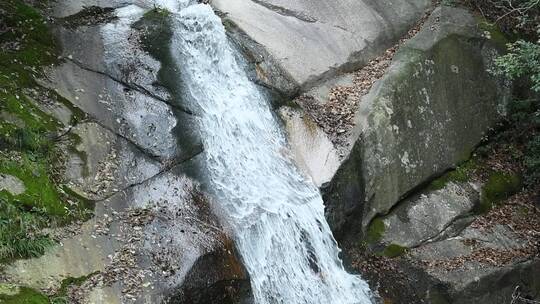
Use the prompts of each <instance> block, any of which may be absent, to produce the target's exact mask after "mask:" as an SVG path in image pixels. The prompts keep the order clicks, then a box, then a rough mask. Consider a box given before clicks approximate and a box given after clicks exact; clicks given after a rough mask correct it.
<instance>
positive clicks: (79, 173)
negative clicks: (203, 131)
mask: <svg viewBox="0 0 540 304" xmlns="http://www.w3.org/2000/svg"><path fill="white" fill-rule="evenodd" d="M134 2H137V1H134ZM146 5H147V4H146ZM147 11H148V8H145V5H141V6H136V5H133V4H132V3H126V2H124V1H122V2H114V1H56V2H55V3H54V4H53V7H52V8H51V9H50V10H49V12H51V14H52V15H53V16H55V17H62V18H61V19H56V22H54V24H55V28H54V30H55V33H56V36H57V37H58V38H59V40H60V42H61V44H62V51H63V54H62V56H60V57H59V58H58V60H59V62H58V63H57V64H55V65H52V66H48V67H47V68H46V71H45V75H46V77H44V78H43V79H41V80H40V85H42V86H43V90H42V89H41V88H40V87H36V88H35V89H29V90H27V91H25V92H24V93H25V95H26V96H27V97H28V98H29V99H30V100H32V102H34V103H35V104H36V106H37V107H39V108H40V109H41V110H42V111H43V112H45V113H47V114H49V115H51V116H52V117H54V118H55V119H57V120H58V121H59V122H60V124H61V127H60V132H59V134H54V136H56V137H57V138H56V139H55V144H56V145H57V147H56V148H58V149H60V150H61V151H62V157H61V158H60V159H59V161H60V162H61V163H62V170H61V171H59V172H62V174H63V176H62V177H61V178H62V181H63V182H65V189H67V190H66V191H70V193H71V192H73V195H76V196H77V197H80V198H81V199H82V200H84V201H85V202H87V203H88V204H92V205H94V206H95V208H94V212H93V216H92V217H91V218H90V219H89V220H87V221H83V220H79V221H75V222H73V223H71V224H70V225H68V226H64V227H59V228H54V229H48V230H47V231H46V232H44V233H47V235H49V236H50V237H51V238H53V239H54V240H55V241H57V242H58V245H56V246H54V247H53V248H51V249H50V250H48V251H47V252H46V253H45V255H43V256H41V257H38V258H32V259H27V260H17V261H14V262H12V263H9V265H7V266H6V267H5V268H4V269H3V271H2V274H1V275H0V281H1V282H9V283H10V284H15V285H13V286H26V287H31V288H33V289H35V290H40V291H42V292H44V293H45V294H47V295H49V296H51V297H52V298H54V297H55V296H56V295H58V294H59V293H62V297H63V298H65V299H66V300H67V301H68V302H69V303H111V304H113V303H161V302H164V303H248V302H249V301H250V298H251V289H250V282H249V276H248V274H247V272H246V270H245V269H244V267H243V264H242V262H241V261H240V259H239V257H238V255H237V253H236V249H235V247H234V243H233V242H232V240H231V239H230V237H229V232H228V229H227V227H224V226H223V225H222V223H221V221H220V219H219V218H218V217H217V216H216V214H215V213H214V212H213V210H212V208H211V206H212V203H211V202H210V201H209V199H208V198H207V196H206V194H205V193H203V192H202V191H201V190H200V188H199V186H198V182H197V181H195V180H194V179H193V178H191V177H187V175H186V174H187V173H188V172H190V173H192V172H194V171H196V167H197V166H196V165H194V163H196V162H197V156H198V155H199V154H200V152H201V151H202V146H201V144H200V141H199V140H198V139H197V135H196V132H195V129H194V127H195V121H194V120H195V116H194V115H193V113H191V112H190V111H188V110H186V109H185V108H183V105H182V100H179V99H178V98H176V95H173V94H170V93H169V92H170V90H168V89H166V88H164V87H163V86H162V85H160V84H158V83H159V81H158V78H159V73H160V71H161V69H162V64H161V63H160V62H159V61H157V60H156V59H155V58H154V57H153V56H152V55H150V54H149V53H148V51H147V50H146V49H145V47H144V46H143V45H142V43H141V36H140V35H141V31H140V29H139V28H135V27H133V24H134V23H135V22H137V21H138V20H139V19H141V18H143V17H144V13H145V12H147ZM51 20H53V19H51ZM159 26H161V27H163V26H166V25H165V23H159V24H158V27H159ZM155 43H159V44H160V45H161V46H160V47H162V48H164V49H166V48H168V42H167V40H160V41H155ZM171 81H173V80H171ZM45 88H47V89H50V90H51V91H50V92H49V91H47V94H42V93H43V92H42V91H46V90H45ZM174 89H176V88H174ZM52 92H54V93H52ZM195 175H196V174H190V176H195ZM14 183H15V181H13V180H12V179H10V178H9V176H4V175H2V177H1V178H0V187H2V188H9V189H7V190H8V191H16V190H17V189H16V187H15V184H14ZM19 190H21V191H24V190H23V189H19ZM66 284H67V285H66ZM26 287H25V288H26Z"/></svg>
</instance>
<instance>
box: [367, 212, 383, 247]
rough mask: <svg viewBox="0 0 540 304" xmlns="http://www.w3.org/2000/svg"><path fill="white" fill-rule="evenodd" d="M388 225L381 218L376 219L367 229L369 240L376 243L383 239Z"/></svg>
mask: <svg viewBox="0 0 540 304" xmlns="http://www.w3.org/2000/svg"><path fill="white" fill-rule="evenodd" d="M385 230H386V226H385V225H384V221H383V220H382V219H381V218H376V219H374V220H373V221H372V222H371V224H370V225H369V228H368V230H367V242H368V243H371V244H373V243H376V242H377V241H379V240H380V239H382V237H383V234H384V231H385Z"/></svg>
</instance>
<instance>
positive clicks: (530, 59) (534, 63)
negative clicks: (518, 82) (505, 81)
mask: <svg viewBox="0 0 540 304" xmlns="http://www.w3.org/2000/svg"><path fill="white" fill-rule="evenodd" d="M507 46H508V53H507V54H506V55H502V56H500V57H498V58H496V59H495V65H496V66H497V69H495V71H493V72H494V73H495V74H498V75H505V76H506V77H508V78H509V79H512V80H514V79H519V78H522V77H526V78H528V79H529V80H530V82H531V88H532V89H533V90H534V91H536V92H540V44H539V43H534V42H530V41H525V40H518V41H516V42H514V43H509V44H508V45H507Z"/></svg>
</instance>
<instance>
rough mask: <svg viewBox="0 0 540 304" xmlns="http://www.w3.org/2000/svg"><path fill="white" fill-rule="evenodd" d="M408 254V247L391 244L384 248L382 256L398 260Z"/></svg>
mask: <svg viewBox="0 0 540 304" xmlns="http://www.w3.org/2000/svg"><path fill="white" fill-rule="evenodd" d="M406 252H407V247H403V246H400V245H397V244H390V245H388V246H386V248H384V250H383V252H382V255H383V256H385V257H389V258H396V257H398V256H401V255H403V254H405V253H406Z"/></svg>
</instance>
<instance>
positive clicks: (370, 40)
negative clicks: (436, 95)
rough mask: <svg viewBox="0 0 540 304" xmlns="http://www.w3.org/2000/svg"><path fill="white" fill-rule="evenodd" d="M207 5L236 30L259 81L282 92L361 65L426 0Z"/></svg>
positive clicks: (260, 0)
mask: <svg viewBox="0 0 540 304" xmlns="http://www.w3.org/2000/svg"><path fill="white" fill-rule="evenodd" d="M210 3H211V5H212V6H213V7H214V8H215V9H216V10H217V11H219V12H220V13H221V14H222V15H223V17H224V19H225V21H224V23H225V24H226V25H227V24H229V25H230V27H231V28H235V30H233V31H231V33H232V37H233V38H234V39H235V40H237V41H238V42H239V44H240V45H242V46H244V47H245V48H246V50H247V51H248V53H251V56H250V57H251V58H252V61H253V62H254V63H255V64H256V70H257V76H258V80H259V81H260V82H261V83H263V84H265V85H266V86H270V87H272V88H274V89H276V90H278V91H280V92H282V93H284V94H286V95H294V94H295V92H297V91H298V90H299V89H300V90H306V89H308V88H310V87H313V86H314V85H316V84H317V83H318V82H320V81H321V80H324V79H328V78H330V77H333V76H335V75H337V74H339V73H342V72H344V71H352V70H354V69H357V68H359V67H361V66H363V65H365V64H366V63H367V62H368V61H369V60H370V59H372V58H374V57H376V56H377V55H378V54H379V53H381V52H382V51H384V50H385V49H386V48H388V47H390V46H392V45H393V44H394V43H395V41H397V40H398V39H399V38H400V37H401V35H403V34H404V33H405V32H406V31H407V30H408V29H409V27H410V26H411V25H412V24H413V23H414V22H416V21H417V20H418V19H419V17H420V16H421V15H422V13H423V12H424V10H425V9H426V8H427V7H428V5H429V4H430V2H429V1H427V0H415V1H394V2H392V3H383V4H381V3H379V2H378V1H338V2H333V3H329V2H324V1H294V2H290V1H280V0H257V1H255V0H234V1H230V0H227V1H225V0H213V1H210ZM299 42H300V43H299ZM276 67H277V68H278V69H276Z"/></svg>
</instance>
